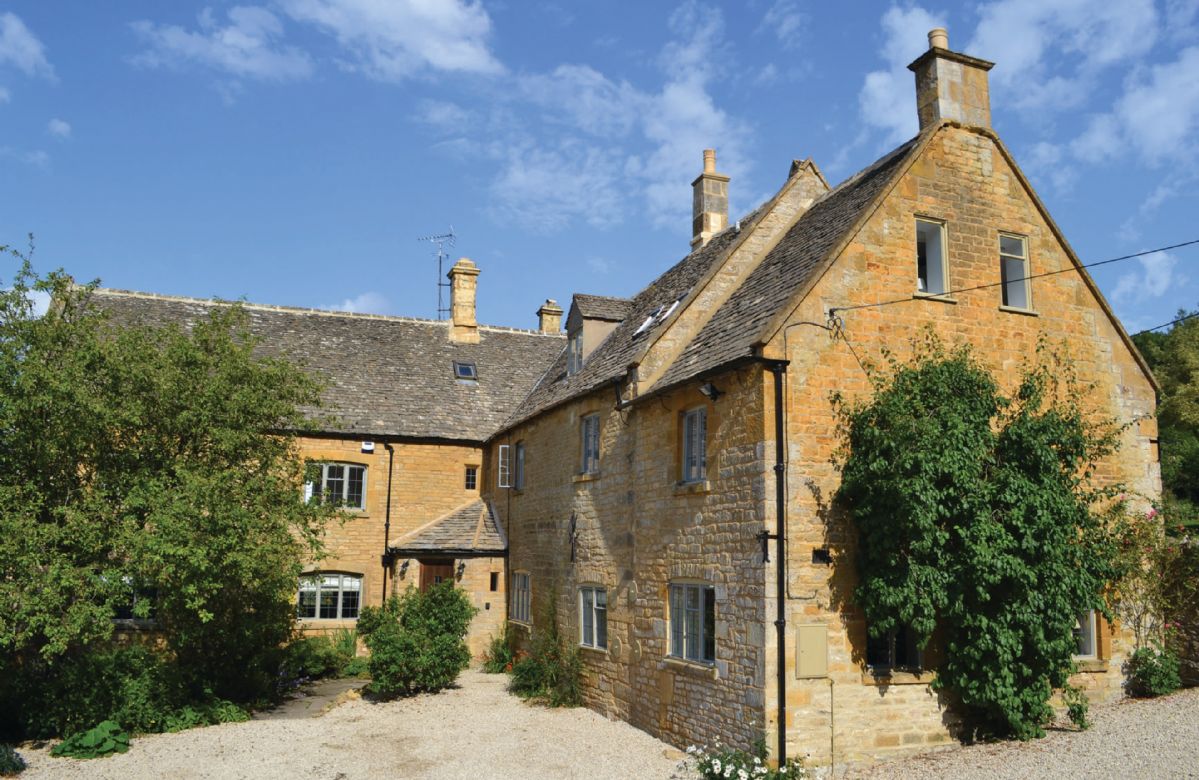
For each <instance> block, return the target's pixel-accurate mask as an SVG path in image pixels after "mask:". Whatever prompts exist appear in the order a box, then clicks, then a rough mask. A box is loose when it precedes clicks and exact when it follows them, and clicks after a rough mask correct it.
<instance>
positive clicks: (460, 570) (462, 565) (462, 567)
mask: <svg viewBox="0 0 1199 780" xmlns="http://www.w3.org/2000/svg"><path fill="white" fill-rule="evenodd" d="M465 573H466V561H458V581H459V582H461V581H462V575H463V574H465Z"/></svg>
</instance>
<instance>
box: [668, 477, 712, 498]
mask: <svg viewBox="0 0 1199 780" xmlns="http://www.w3.org/2000/svg"><path fill="white" fill-rule="evenodd" d="M710 492H712V483H711V482H709V481H708V480H706V479H701V480H699V481H698V482H676V483H674V494H675V495H676V496H694V495H702V494H704V493H710Z"/></svg>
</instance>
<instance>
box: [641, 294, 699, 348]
mask: <svg viewBox="0 0 1199 780" xmlns="http://www.w3.org/2000/svg"><path fill="white" fill-rule="evenodd" d="M685 297H687V296H686V293H684V294H683V295H681V296H679V297H678V299H676V300H675V302H674V303H672V304H670V306H666V305H662V306H659V307H658V308H656V309H654V310H653V311H652V312H650V315H649V316H648V317H646V318H645V322H643V323H641V325H640V326H639V327H638V328H637V330H635V331H633V337H634V338H636V337H637V336H640V335H641V334H642V333H645V332H646V331H647V330H649V329H650V328H653V327H654V326H656V325H659V324H661V323H662V321H663V320H665V319H666V318H667V317H669V316H670V315H671V314H674V310H675V309H677V308H679V303H681V302H682V300H683V298H685Z"/></svg>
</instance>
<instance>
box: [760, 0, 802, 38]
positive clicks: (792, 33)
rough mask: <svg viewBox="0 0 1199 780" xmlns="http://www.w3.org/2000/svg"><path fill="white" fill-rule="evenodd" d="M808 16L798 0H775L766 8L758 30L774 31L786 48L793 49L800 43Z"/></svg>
mask: <svg viewBox="0 0 1199 780" xmlns="http://www.w3.org/2000/svg"><path fill="white" fill-rule="evenodd" d="M807 22H808V19H807V17H806V16H805V15H804V14H803V13H802V12H801V11H800V10H799V4H798V3H797V2H796V0H775V2H774V3H773V4H772V5H771V6H770V8H768V9H766V14H765V15H764V16H763V17H762V23H761V24H760V25H759V26H758V30H760V31H761V30H768V31H771V32H773V33H774V35H775V37H776V38H778V40H779V43H781V44H782V45H783V48H784V49H792V48H795V47H796V46H798V45H799V43H800V41H801V39H802V33H803V31H804V27H806V26H807Z"/></svg>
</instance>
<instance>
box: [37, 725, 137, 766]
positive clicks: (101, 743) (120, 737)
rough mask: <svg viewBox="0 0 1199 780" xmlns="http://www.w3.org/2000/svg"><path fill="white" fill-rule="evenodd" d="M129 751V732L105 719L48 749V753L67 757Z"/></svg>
mask: <svg viewBox="0 0 1199 780" xmlns="http://www.w3.org/2000/svg"><path fill="white" fill-rule="evenodd" d="M128 751H129V734H128V733H126V732H125V731H124V730H122V729H121V727H120V725H119V724H117V723H115V722H113V721H111V720H106V721H103V722H102V723H100V724H99V725H97V726H96V727H95V728H93V729H88V730H87V731H80V732H77V733H75V734H72V735H71V736H69V737H67V738H66V739H64V740H63V741H62V742H59V743H58V744H57V745H55V746H54V747H53V748H51V749H50V755H52V756H57V757H63V756H65V757H67V758H102V757H104V756H110V755H112V754H113V753H127V752H128Z"/></svg>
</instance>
